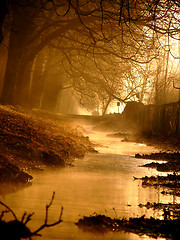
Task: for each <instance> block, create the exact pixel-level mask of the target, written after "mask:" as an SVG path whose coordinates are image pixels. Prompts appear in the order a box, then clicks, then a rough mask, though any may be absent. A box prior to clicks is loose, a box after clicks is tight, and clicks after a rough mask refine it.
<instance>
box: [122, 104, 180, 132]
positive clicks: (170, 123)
mask: <svg viewBox="0 0 180 240" xmlns="http://www.w3.org/2000/svg"><path fill="white" fill-rule="evenodd" d="M124 114H125V116H126V118H127V119H129V120H130V121H132V122H133V123H135V125H137V126H138V129H139V130H140V131H142V132H158V133H162V134H179V133H180V102H173V103H169V104H163V105H144V104H142V103H138V102H129V103H127V105H126V107H125V110H124Z"/></svg>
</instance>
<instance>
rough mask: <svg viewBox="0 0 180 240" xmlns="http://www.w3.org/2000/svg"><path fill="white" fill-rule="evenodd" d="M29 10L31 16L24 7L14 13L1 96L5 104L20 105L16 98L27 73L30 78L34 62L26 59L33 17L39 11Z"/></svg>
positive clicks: (32, 28)
mask: <svg viewBox="0 0 180 240" xmlns="http://www.w3.org/2000/svg"><path fill="white" fill-rule="evenodd" d="M29 10H30V12H29V15H27V12H28V9H27V8H26V11H25V10H24V9H23V7H22V8H20V9H19V8H18V10H17V9H16V10H14V12H13V16H12V22H13V29H12V30H11V33H10V37H9V51H8V59H7V65H6V72H5V77H4V85H3V89H2V95H1V103H3V104H19V100H18V99H17V100H18V101H16V97H17V96H18V97H19V95H18V88H19V86H20V87H22V85H23V84H22V82H21V80H22V79H24V76H25V75H24V74H25V73H26V75H27V76H28V78H29V70H28V69H30V66H31V64H32V63H30V60H31V62H32V60H33V58H32V56H31V58H27V59H25V56H27V51H28V41H29V38H30V37H31V34H32V32H33V31H34V25H33V16H35V15H36V14H37V11H39V9H33V8H32V7H31V8H30V9H29ZM30 13H31V14H30ZM22 74H23V75H22ZM28 81H29V80H28ZM21 92H22V91H21Z"/></svg>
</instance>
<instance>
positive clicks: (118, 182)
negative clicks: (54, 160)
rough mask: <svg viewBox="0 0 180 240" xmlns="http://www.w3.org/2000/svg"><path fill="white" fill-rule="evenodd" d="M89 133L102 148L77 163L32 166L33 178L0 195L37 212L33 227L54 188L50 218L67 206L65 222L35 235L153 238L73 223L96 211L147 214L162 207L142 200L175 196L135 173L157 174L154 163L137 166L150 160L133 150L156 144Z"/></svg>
mask: <svg viewBox="0 0 180 240" xmlns="http://www.w3.org/2000/svg"><path fill="white" fill-rule="evenodd" d="M90 139H92V140H93V141H95V142H98V143H99V144H101V146H99V147H98V148H97V149H98V150H99V153H98V154H92V153H89V154H87V155H86V157H85V158H84V159H77V160H75V162H74V165H75V166H74V167H68V168H63V169H61V168H60V169H57V168H56V169H49V170H48V169H47V170H45V171H42V172H41V171H40V172H33V173H32V175H33V176H34V180H33V184H32V186H30V187H27V188H24V189H21V190H19V191H17V192H15V193H11V194H8V195H5V196H3V197H1V200H2V201H3V202H4V203H6V204H7V205H8V206H10V207H11V208H12V209H13V211H14V212H15V213H16V214H17V216H18V217H19V218H20V217H21V216H22V215H23V213H24V211H26V212H28V213H31V212H35V215H34V216H33V217H32V221H31V222H29V224H28V226H29V227H30V229H31V230H32V231H33V230H35V229H37V228H38V227H39V226H40V225H41V224H42V223H43V221H44V218H45V206H46V204H47V203H49V201H50V199H51V196H52V193H53V191H55V193H56V195H55V200H54V202H53V205H52V206H51V208H50V211H49V223H52V222H54V221H56V220H57V219H58V217H59V212H60V209H61V206H63V207H64V212H63V216H62V219H63V222H62V223H61V224H59V225H57V226H55V227H51V228H48V229H44V230H43V231H42V232H41V233H42V235H43V236H42V237H37V238H35V239H39V240H40V239H43V240H55V239H64V240H65V239H68V240H86V239H87V240H90V239H97V240H101V239H105V240H106V239H107V240H110V239H113V240H115V239H118V240H121V239H122V240H140V239H141V240H142V239H143V240H144V239H146V240H149V239H151V238H149V237H147V236H137V235H135V234H128V233H124V232H118V233H113V232H108V233H104V234H102V233H97V232H88V231H83V230H81V229H79V228H78V227H77V226H76V225H75V224H74V223H75V222H77V221H78V219H79V218H80V217H83V216H84V215H86V216H89V215H91V214H93V213H94V212H96V213H98V214H107V215H108V216H110V217H134V216H141V215H143V214H146V215H147V216H150V215H151V216H158V215H159V214H160V213H159V212H156V211H152V210H147V209H145V208H140V207H138V205H139V204H140V203H142V204H145V203H147V202H148V201H149V202H172V201H173V197H172V196H168V197H167V196H166V197H165V196H163V195H162V194H161V193H160V190H158V189H154V188H143V187H142V186H141V181H140V180H136V181H134V180H133V176H136V177H143V176H145V175H148V176H150V175H152V174H157V172H156V171H155V170H153V169H147V168H142V167H139V165H142V164H144V163H147V162H150V161H149V160H141V159H135V158H134V157H133V156H134V154H135V153H145V152H146V153H148V152H152V151H155V149H154V148H153V147H149V146H145V145H143V144H135V143H131V142H122V141H121V139H119V138H112V137H106V136H105V133H92V134H91V135H90Z"/></svg>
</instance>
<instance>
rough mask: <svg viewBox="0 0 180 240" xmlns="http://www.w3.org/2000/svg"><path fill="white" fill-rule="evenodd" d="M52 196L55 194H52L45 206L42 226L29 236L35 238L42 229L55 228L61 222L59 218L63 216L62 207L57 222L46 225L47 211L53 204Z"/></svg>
mask: <svg viewBox="0 0 180 240" xmlns="http://www.w3.org/2000/svg"><path fill="white" fill-rule="evenodd" d="M54 196H55V192H53V195H52V198H51V201H50V203H49V204H47V205H46V217H45V220H44V224H42V225H41V226H40V227H39V228H38V229H37V230H36V231H34V232H33V233H31V236H35V235H36V236H37V235H39V234H38V232H40V231H41V230H42V229H44V228H46V227H52V226H55V225H57V224H59V223H60V222H62V220H61V218H62V214H63V207H61V212H60V215H59V219H58V221H56V222H54V223H51V224H48V211H49V208H50V206H51V205H52V203H53V200H54Z"/></svg>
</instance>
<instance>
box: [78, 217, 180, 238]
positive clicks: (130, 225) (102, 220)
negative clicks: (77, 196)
mask: <svg viewBox="0 0 180 240" xmlns="http://www.w3.org/2000/svg"><path fill="white" fill-rule="evenodd" d="M179 224H180V220H179V219H175V220H170V219H166V218H164V219H163V220H160V219H155V218H153V217H151V218H145V216H142V217H139V218H138V217H137V218H129V219H126V218H123V219H115V218H114V219H112V218H110V217H108V216H105V215H98V214H96V215H93V216H90V217H86V216H84V217H83V218H81V219H79V221H78V222H77V223H76V225H77V226H78V227H80V228H81V229H83V230H85V231H88V230H89V231H92V230H95V231H100V232H105V231H113V232H118V231H125V232H132V233H135V234H138V235H140V236H142V235H147V236H149V237H153V238H158V237H163V238H167V239H173V240H176V239H179V237H180V229H179Z"/></svg>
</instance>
